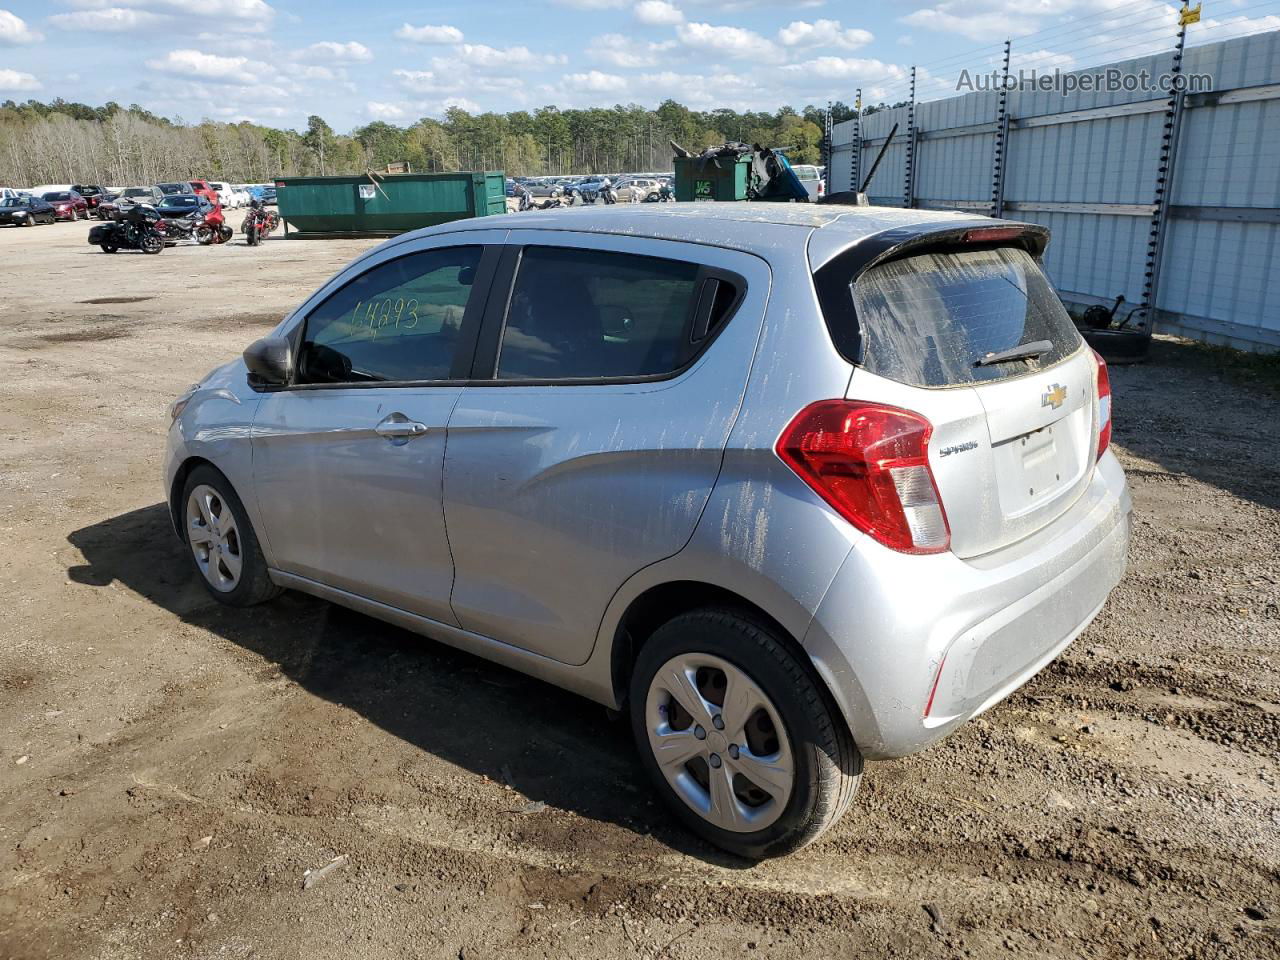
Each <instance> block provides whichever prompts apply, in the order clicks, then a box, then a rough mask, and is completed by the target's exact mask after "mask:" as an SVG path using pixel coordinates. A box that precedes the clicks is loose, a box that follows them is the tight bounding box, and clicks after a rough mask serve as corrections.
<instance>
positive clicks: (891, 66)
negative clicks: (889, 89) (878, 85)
mask: <svg viewBox="0 0 1280 960" xmlns="http://www.w3.org/2000/svg"><path fill="white" fill-rule="evenodd" d="M782 70H783V72H785V73H788V74H791V75H793V76H795V75H804V76H812V77H818V78H821V79H823V80H857V81H859V82H860V83H861V82H868V81H872V80H875V81H890V80H902V79H905V78H906V77H907V76H908V75H909V73H910V71H909V69H908V68H906V67H902V66H899V65H898V64H896V63H885V62H884V61H883V60H866V59H863V58H861V57H815V58H813V59H812V60H806V61H804V62H803V63H792V64H788V65H787V66H785V67H783V68H782ZM918 75H919V73H917V76H918Z"/></svg>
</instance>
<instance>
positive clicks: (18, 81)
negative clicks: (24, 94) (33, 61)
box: [0, 69, 40, 91]
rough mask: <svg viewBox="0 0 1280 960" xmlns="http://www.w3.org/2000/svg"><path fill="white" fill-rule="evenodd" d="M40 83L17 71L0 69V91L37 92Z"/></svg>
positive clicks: (29, 75) (27, 74) (30, 76)
mask: <svg viewBox="0 0 1280 960" xmlns="http://www.w3.org/2000/svg"><path fill="white" fill-rule="evenodd" d="M39 89H40V81H39V80H37V79H36V78H35V77H33V76H32V75H31V74H29V73H22V72H20V71H18V70H7V69H0V90H5V91H18V90H39Z"/></svg>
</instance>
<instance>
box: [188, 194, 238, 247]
mask: <svg viewBox="0 0 1280 960" xmlns="http://www.w3.org/2000/svg"><path fill="white" fill-rule="evenodd" d="M195 236H196V243H198V244H200V245H201V246H205V247H207V246H208V245H209V244H211V243H226V242H227V241H228V240H230V239H231V238H232V237H233V236H235V231H233V230H232V229H231V228H230V227H228V226H227V221H226V218H225V217H223V215H222V205H221V204H218V206H216V207H214V208H213V210H212V211H210V212H209V213H207V214H205V215H204V216H203V217H201V218H200V220H199V222H198V223H197V224H196V229H195Z"/></svg>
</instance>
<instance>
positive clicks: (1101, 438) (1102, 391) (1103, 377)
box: [1093, 350, 1111, 460]
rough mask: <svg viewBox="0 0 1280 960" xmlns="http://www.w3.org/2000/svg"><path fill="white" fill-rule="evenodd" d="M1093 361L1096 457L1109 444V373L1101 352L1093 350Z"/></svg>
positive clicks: (1100, 457) (1105, 449) (1105, 450)
mask: <svg viewBox="0 0 1280 960" xmlns="http://www.w3.org/2000/svg"><path fill="white" fill-rule="evenodd" d="M1093 360H1094V363H1096V364H1097V365H1098V459H1099V460H1101V459H1102V455H1103V454H1104V453H1106V452H1107V447H1109V446H1111V375H1110V374H1109V373H1107V361H1105V360H1103V359H1102V354H1100V353H1099V352H1098V351H1097V350H1095V351H1093Z"/></svg>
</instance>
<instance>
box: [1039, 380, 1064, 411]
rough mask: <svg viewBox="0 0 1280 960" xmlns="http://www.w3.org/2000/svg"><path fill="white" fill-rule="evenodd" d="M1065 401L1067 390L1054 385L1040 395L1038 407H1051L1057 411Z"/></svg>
mask: <svg viewBox="0 0 1280 960" xmlns="http://www.w3.org/2000/svg"><path fill="white" fill-rule="evenodd" d="M1066 399H1067V388H1066V387H1064V386H1063V385H1062V384H1060V383H1055V384H1054V385H1053V386H1051V387H1050V388H1049V389H1048V390H1046V391H1045V392H1044V393H1043V394H1041V395H1040V406H1042V407H1053V409H1055V410H1057V409H1058V408H1059V407H1060V406H1062V404H1063V402H1064V401H1066Z"/></svg>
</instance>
